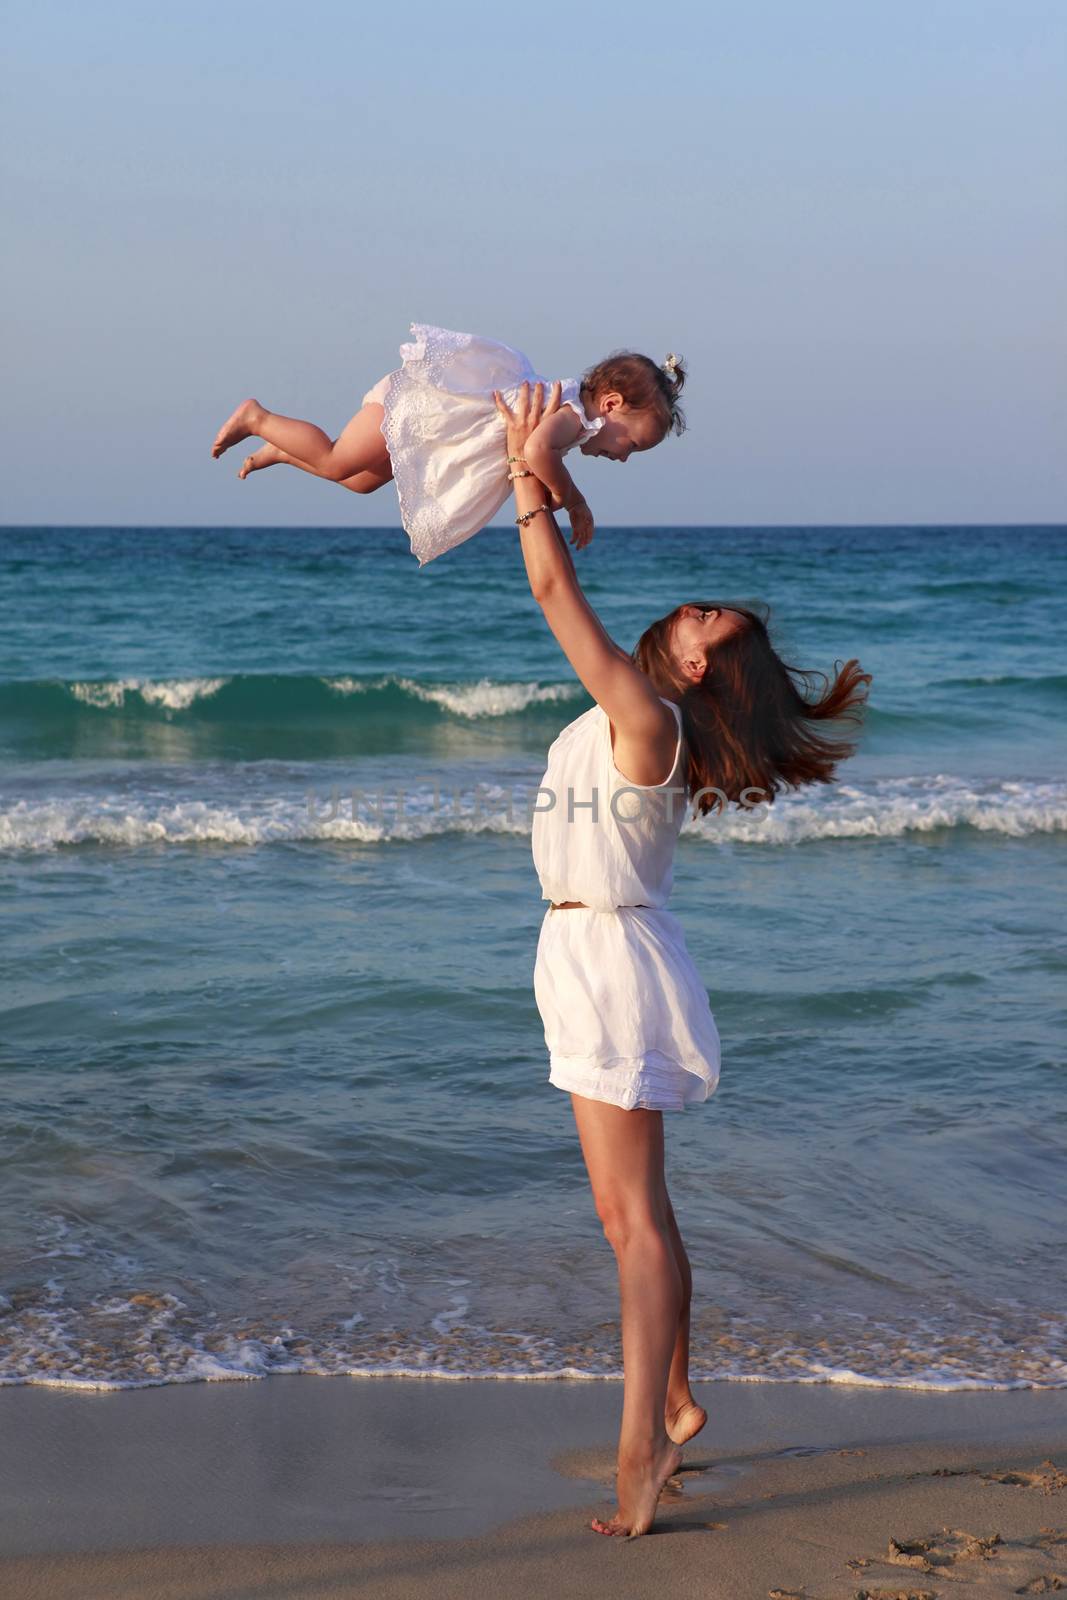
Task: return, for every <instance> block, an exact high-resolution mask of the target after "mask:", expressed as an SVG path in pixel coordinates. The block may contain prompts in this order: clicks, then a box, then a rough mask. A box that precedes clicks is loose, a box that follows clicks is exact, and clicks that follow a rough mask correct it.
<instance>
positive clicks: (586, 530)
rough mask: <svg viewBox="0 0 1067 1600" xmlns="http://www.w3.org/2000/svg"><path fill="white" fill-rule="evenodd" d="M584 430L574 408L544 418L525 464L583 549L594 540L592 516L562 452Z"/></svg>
mask: <svg viewBox="0 0 1067 1600" xmlns="http://www.w3.org/2000/svg"><path fill="white" fill-rule="evenodd" d="M581 431H582V422H581V418H580V417H579V416H578V414H577V412H576V411H575V410H574V408H573V407H572V406H561V407H560V409H559V410H558V411H554V412H553V413H552V415H551V416H548V417H544V418H543V419H542V421H541V422H539V423H538V425H537V427H536V428H535V429H534V431H533V433H531V435H530V437H529V438H528V439H527V441H526V450H525V459H526V464H527V466H528V467H529V469H530V471H531V472H532V473H533V475H534V477H535V478H537V479H538V480H539V481H540V482H541V483H543V484H544V486H545V488H546V489H547V490H548V492H549V494H550V495H551V496H552V499H553V501H554V503H555V504H556V505H557V506H562V507H563V508H564V510H565V511H566V513H567V515H568V517H569V518H570V524H571V541H572V543H573V544H574V545H575V547H576V548H577V549H578V550H584V548H585V546H586V545H587V544H588V543H589V541H590V539H591V538H592V537H593V514H592V512H591V511H590V510H589V507H588V505H587V504H586V499H585V496H584V495H583V494H582V491H581V490H580V489H579V487H578V485H577V484H576V483H575V481H574V479H573V478H572V477H571V475H570V473H569V472H568V471H567V469H566V467H565V466H564V465H563V452H564V450H566V449H567V447H568V446H569V445H572V444H573V443H574V441H575V439H577V437H578V435H579V434H580V433H581Z"/></svg>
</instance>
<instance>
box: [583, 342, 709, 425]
mask: <svg viewBox="0 0 1067 1600" xmlns="http://www.w3.org/2000/svg"><path fill="white" fill-rule="evenodd" d="M685 379H686V371H685V368H684V367H683V365H682V361H681V357H680V356H668V358H667V364H664V365H663V366H657V364H656V362H655V361H652V360H651V359H650V358H649V357H648V356H641V355H638V354H637V353H636V351H634V350H615V351H613V352H612V354H611V355H610V356H608V358H607V360H606V361H598V362H597V364H596V366H595V367H590V368H589V371H588V372H587V373H585V374H584V376H583V377H582V394H583V396H588V398H589V399H590V400H599V398H600V396H601V395H602V394H612V393H614V394H621V395H622V398H623V400H624V401H625V403H626V404H627V405H628V406H629V407H630V409H631V411H646V410H650V411H655V412H656V413H657V415H658V416H659V418H660V420H661V421H662V423H663V433H664V436H666V435H667V434H668V433H684V432H685V413H684V411H683V410H682V408H681V406H680V405H679V404H678V396H679V395H680V394H681V392H682V386H683V384H684V383H685Z"/></svg>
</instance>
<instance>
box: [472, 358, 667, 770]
mask: <svg viewBox="0 0 1067 1600" xmlns="http://www.w3.org/2000/svg"><path fill="white" fill-rule="evenodd" d="M543 395H544V389H543V386H542V385H541V384H537V385H535V387H534V390H533V392H532V394H531V392H530V389H529V385H528V384H524V385H523V388H522V391H521V392H520V394H519V397H518V399H517V401H516V404H515V407H514V409H513V410H509V408H508V407H507V406H506V405H505V403H504V401H503V399H502V398H501V396H500V395H499V394H498V395H497V396H496V403H497V409H498V410H499V411H500V413H501V415H502V416H503V417H504V418H505V419H506V421H507V441H508V448H507V453H508V455H509V456H518V457H520V458H521V457H522V454H523V449H524V447H525V444H526V441H527V439H528V438H529V436H530V434H531V433H532V432H533V430H534V428H535V427H536V426H537V424H538V422H540V420H541V417H542V416H543V415H545V414H546V410H545V408H544V407H543ZM558 404H559V389H558V385H553V389H552V394H551V396H550V398H549V407H548V409H549V410H553V409H555V407H556V406H558ZM511 470H512V471H513V472H523V471H524V470H527V469H526V468H525V466H524V463H523V461H522V460H521V459H520V460H519V461H513V462H512V463H511ZM514 487H515V504H516V507H517V510H518V515H519V517H520V518H526V519H527V520H526V521H524V522H521V523H520V525H519V533H520V536H521V540H522V553H523V557H524V559H525V561H526V573H527V576H528V578H529V580H530V588H531V590H532V591H533V596H534V599H535V600H536V601H537V603H538V605H539V606H540V607H541V610H542V611H543V612H544V616H545V621H546V622H547V623H548V625H549V627H550V628H551V629H552V632H553V633H554V634H555V636H556V639H557V640H558V642H559V645H560V648H561V649H562V651H563V653H564V655H565V656H566V657H567V660H568V661H569V662H570V664H571V666H572V667H573V668H574V670H575V672H576V673H577V675H578V677H579V678H580V679H581V681H582V683H583V685H584V686H585V688H586V689H587V690H588V691H589V693H590V694H591V695H592V697H593V699H594V700H595V701H596V702H597V704H598V705H599V706H601V707H603V709H604V711H606V712H607V715H608V717H609V719H610V720H611V722H612V723H613V724H614V726H615V728H616V730H617V731H619V732H620V733H621V734H622V735H623V737H624V738H625V740H626V742H627V744H629V745H631V746H633V745H640V746H645V745H647V747H648V751H649V757H650V764H651V765H654V766H656V767H658V768H662V767H663V765H664V757H665V759H666V761H668V762H669V760H670V757H671V755H672V754H673V751H674V748H675V743H676V739H677V727H676V724H675V720H674V716H673V713H672V712H670V711H669V710H668V709H667V707H666V706H665V705H664V704H663V701H662V700H661V699H660V697H659V695H658V693H657V692H656V689H655V687H654V685H653V684H652V682H651V681H650V680H649V679H648V678H647V677H646V676H645V674H644V673H643V672H642V671H641V669H640V668H639V667H638V666H637V665H636V664H635V663H634V661H633V660H632V659H631V657H630V656H629V655H628V654H627V653H626V651H625V650H623V649H621V648H620V646H619V645H617V644H616V643H615V641H614V640H613V639H612V638H610V637H609V635H608V633H607V632H606V631H605V629H604V625H603V623H602V622H601V621H600V618H599V617H598V616H597V614H596V612H595V611H594V610H593V608H592V606H591V605H590V604H589V602H588V600H587V599H586V597H585V595H584V593H583V592H582V586H581V584H580V583H579V582H578V574H577V572H576V570H575V566H574V560H573V558H572V556H571V553H570V551H569V550H568V548H567V545H566V542H565V541H564V538H563V535H562V533H561V532H560V529H559V526H558V524H557V522H556V519H555V517H554V516H553V515H552V509H551V506H550V504H549V496H548V493H547V491H546V489H545V487H544V485H543V484H542V483H541V482H540V481H539V479H537V478H535V477H534V476H533V475H532V474H531V476H530V477H528V478H527V477H520V478H516V479H515V484H514ZM653 781H655V780H653Z"/></svg>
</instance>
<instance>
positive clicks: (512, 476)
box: [508, 472, 533, 483]
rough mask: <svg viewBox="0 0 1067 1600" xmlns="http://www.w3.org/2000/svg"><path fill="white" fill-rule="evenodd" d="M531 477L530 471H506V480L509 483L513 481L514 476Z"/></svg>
mask: <svg viewBox="0 0 1067 1600" xmlns="http://www.w3.org/2000/svg"><path fill="white" fill-rule="evenodd" d="M532 477H533V473H532V472H509V473H508V482H509V483H514V482H515V479H516V478H532Z"/></svg>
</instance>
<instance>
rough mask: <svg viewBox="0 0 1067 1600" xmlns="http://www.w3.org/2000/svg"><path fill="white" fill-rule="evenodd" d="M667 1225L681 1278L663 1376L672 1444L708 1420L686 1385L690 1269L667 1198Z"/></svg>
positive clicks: (682, 1439) (699, 1428) (677, 1442)
mask: <svg viewBox="0 0 1067 1600" xmlns="http://www.w3.org/2000/svg"><path fill="white" fill-rule="evenodd" d="M667 1226H668V1227H669V1229H670V1234H671V1243H672V1246H673V1248H674V1259H675V1261H676V1262H677V1263H678V1272H679V1275H680V1277H681V1280H682V1309H681V1313H680V1315H679V1318H678V1335H677V1338H676V1340H675V1345H674V1355H673V1356H672V1358H671V1370H670V1376H669V1377H668V1379H667V1412H666V1420H667V1432H668V1433H669V1434H670V1436H671V1438H672V1439H673V1440H674V1442H675V1444H685V1442H686V1440H687V1439H691V1438H692V1437H693V1435H694V1434H696V1433H699V1432H700V1430H701V1428H702V1427H703V1426H704V1424H705V1422H707V1420H708V1414H707V1412H706V1411H705V1410H704V1407H703V1406H699V1405H697V1403H696V1401H695V1400H694V1399H693V1391H692V1390H691V1389H690V1387H689V1311H690V1307H691V1306H692V1303H693V1273H692V1270H691V1268H690V1266H689V1257H688V1256H687V1255H686V1253H685V1245H684V1244H683V1243H682V1236H681V1234H680V1233H679V1231H678V1223H677V1221H676V1220H675V1216H674V1208H673V1206H672V1205H671V1202H670V1199H669V1198H668V1200H667Z"/></svg>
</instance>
